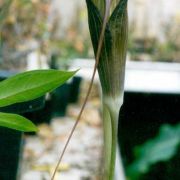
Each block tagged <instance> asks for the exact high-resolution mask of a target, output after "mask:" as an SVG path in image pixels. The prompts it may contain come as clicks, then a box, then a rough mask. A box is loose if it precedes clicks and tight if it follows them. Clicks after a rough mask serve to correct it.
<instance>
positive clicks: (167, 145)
mask: <svg viewBox="0 0 180 180" xmlns="http://www.w3.org/2000/svg"><path fill="white" fill-rule="evenodd" d="M179 145H180V124H178V125H176V126H170V125H163V126H162V127H161V129H160V132H159V134H158V135H157V137H155V138H154V139H151V140H149V141H147V142H146V143H144V144H143V145H141V146H139V147H137V148H136V151H135V154H136V160H135V161H134V162H133V163H132V164H131V165H130V166H129V167H128V169H127V174H128V176H129V177H130V178H131V179H139V176H140V175H141V174H144V173H147V172H148V170H149V169H150V167H151V165H154V164H155V163H157V162H162V161H168V160H170V159H171V158H172V157H173V156H174V155H175V154H176V152H177V149H178V146H179Z"/></svg>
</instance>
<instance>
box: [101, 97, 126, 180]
mask: <svg viewBox="0 0 180 180" xmlns="http://www.w3.org/2000/svg"><path fill="white" fill-rule="evenodd" d="M122 102H123V95H121V96H117V97H116V98H112V97H109V96H104V97H103V128H104V129H103V130H104V172H103V180H114V172H115V162H116V149H117V135H118V117H119V109H120V107H121V105H122ZM123 179H124V178H123Z"/></svg>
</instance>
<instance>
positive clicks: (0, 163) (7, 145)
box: [0, 127, 22, 180]
mask: <svg viewBox="0 0 180 180" xmlns="http://www.w3.org/2000/svg"><path fill="white" fill-rule="evenodd" d="M0 144H1V148H0V179H1V180H16V177H17V174H18V173H17V172H18V167H19V158H20V156H21V151H22V133H21V132H18V131H15V130H11V129H7V128H3V127H0Z"/></svg>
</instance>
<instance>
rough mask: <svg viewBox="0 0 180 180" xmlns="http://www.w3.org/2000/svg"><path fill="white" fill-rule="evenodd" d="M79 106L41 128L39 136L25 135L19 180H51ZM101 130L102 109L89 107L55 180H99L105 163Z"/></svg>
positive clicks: (71, 108) (72, 107) (72, 106)
mask: <svg viewBox="0 0 180 180" xmlns="http://www.w3.org/2000/svg"><path fill="white" fill-rule="evenodd" d="M79 109H80V107H79V105H70V106H69V107H68V110H67V116H66V117H62V118H54V119H52V121H51V124H50V125H47V124H41V125H39V132H38V134H37V135H25V136H24V139H25V146H24V150H23V152H24V153H23V159H22V163H21V167H20V178H19V179H20V180H32V179H34V180H49V179H50V177H51V176H52V173H53V171H54V169H55V165H56V164H57V161H58V159H59V156H60V153H61V152H62V148H63V146H64V144H65V142H66V140H67V138H68V135H69V133H70V131H71V129H72V127H73V125H74V123H75V119H76V116H77V114H78V112H79ZM101 154H102V128H101V119H100V115H99V109H98V108H96V107H95V106H93V105H92V104H88V105H87V108H86V110H85V112H84V114H83V116H82V120H81V122H80V124H79V125H78V127H77V129H76V131H75V133H74V135H73V138H72V140H71V142H70V144H69V146H68V149H67V151H66V153H65V155H64V158H63V161H62V164H61V165H60V167H59V169H58V172H57V175H56V177H55V180H72V179H73V180H98V179H99V178H98V176H99V175H100V169H101V168H100V167H101V163H102V157H101Z"/></svg>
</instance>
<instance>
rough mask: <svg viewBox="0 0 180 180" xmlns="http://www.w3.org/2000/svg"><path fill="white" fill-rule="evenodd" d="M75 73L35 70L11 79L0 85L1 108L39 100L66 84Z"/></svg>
mask: <svg viewBox="0 0 180 180" xmlns="http://www.w3.org/2000/svg"><path fill="white" fill-rule="evenodd" d="M75 73H76V72H65V71H58V70H34V71H29V72H24V73H20V74H18V75H15V76H13V77H10V78H8V79H7V80H4V81H2V82H1V83H0V107H3V106H7V105H11V104H14V103H19V102H25V101H29V100H32V99H35V98H38V97H40V96H42V95H44V94H45V93H46V92H50V91H52V90H54V89H55V88H57V87H58V86H60V85H62V84H63V83H65V82H66V81H67V80H68V79H69V78H71V77H72V76H73V75H74V74H75Z"/></svg>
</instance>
